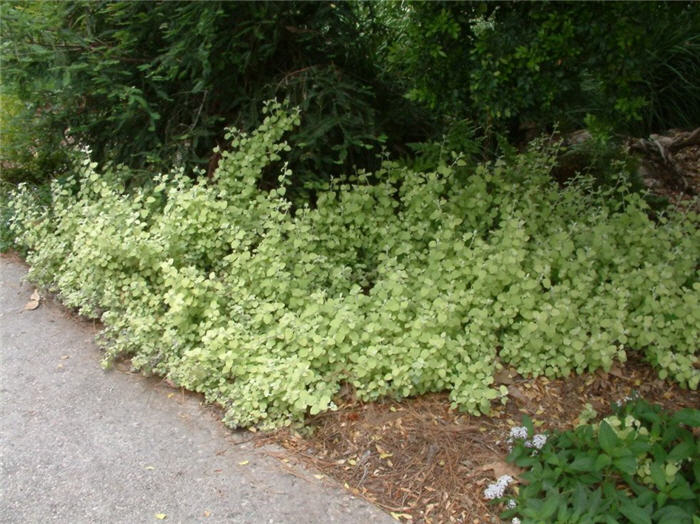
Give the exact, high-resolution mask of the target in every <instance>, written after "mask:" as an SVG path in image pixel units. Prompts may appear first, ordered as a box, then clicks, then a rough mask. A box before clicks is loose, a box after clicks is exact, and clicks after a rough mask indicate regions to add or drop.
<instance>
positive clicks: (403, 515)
mask: <svg viewBox="0 0 700 524" xmlns="http://www.w3.org/2000/svg"><path fill="white" fill-rule="evenodd" d="M391 516H392V517H394V519H395V520H398V521H400V520H401V519H406V520H413V517H412V516H411V515H409V514H408V513H394V512H393V511H392V512H391Z"/></svg>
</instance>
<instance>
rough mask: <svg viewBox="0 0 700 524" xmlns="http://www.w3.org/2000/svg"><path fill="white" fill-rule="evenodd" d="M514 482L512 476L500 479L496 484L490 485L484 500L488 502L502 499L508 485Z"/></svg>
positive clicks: (485, 492)
mask: <svg viewBox="0 0 700 524" xmlns="http://www.w3.org/2000/svg"><path fill="white" fill-rule="evenodd" d="M511 482H513V477H511V476H510V475H502V476H500V477H498V480H497V481H496V482H495V484H489V485H488V487H487V488H486V489H485V490H484V498H485V499H487V500H493V499H500V498H501V497H502V496H503V494H504V493H505V491H506V488H507V487H508V484H510V483H511Z"/></svg>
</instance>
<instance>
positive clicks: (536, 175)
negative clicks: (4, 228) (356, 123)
mask: <svg viewBox="0 0 700 524" xmlns="http://www.w3.org/2000/svg"><path fill="white" fill-rule="evenodd" d="M265 113H266V117H265V120H264V122H263V123H262V125H261V126H260V127H259V128H258V129H256V130H255V131H253V132H251V133H249V134H246V133H243V132H239V131H235V130H231V131H230V133H229V136H228V140H229V144H230V147H229V148H228V149H227V150H225V151H222V152H221V162H220V164H219V167H218V169H217V171H216V172H215V174H214V176H213V177H211V178H206V177H201V178H200V179H198V180H193V179H192V178H190V177H187V176H185V175H183V174H182V173H180V172H172V173H168V174H164V175H159V176H157V177H155V179H154V183H153V184H152V185H151V186H149V187H145V188H138V189H127V187H126V184H125V182H124V181H125V180H126V179H128V175H129V173H128V172H126V170H125V169H119V168H112V169H107V170H105V171H104V172H100V173H98V172H96V171H95V165H94V164H92V163H90V161H89V160H87V159H86V160H85V161H84V163H83V164H82V166H81V167H80V169H79V170H78V172H76V174H75V176H73V177H71V178H67V179H63V180H62V181H57V182H55V183H54V184H53V186H52V202H51V205H50V206H43V207H42V206H40V205H38V204H37V201H36V199H35V198H34V197H33V195H32V192H31V191H30V190H29V189H27V188H23V189H20V190H19V191H17V192H15V193H14V194H13V195H12V198H11V201H10V204H9V205H10V210H11V214H12V217H11V219H10V222H11V227H12V231H13V233H14V235H15V238H16V242H17V244H18V245H21V246H23V247H24V248H26V249H28V250H29V256H28V261H29V262H30V264H31V265H32V269H31V272H30V274H31V278H33V279H34V280H35V281H37V282H38V283H40V284H41V285H44V286H46V287H47V288H49V289H52V290H54V291H56V292H58V293H59V294H60V296H61V298H62V299H63V300H64V301H65V303H66V304H67V305H69V306H72V307H76V308H79V311H80V312H81V313H82V314H85V315H89V316H92V317H99V318H101V319H102V321H103V322H104V326H105V329H104V332H103V333H102V336H101V343H102V344H104V347H105V348H106V358H105V361H106V363H109V362H110V361H112V360H113V359H114V358H117V357H119V356H122V355H126V356H130V357H131V358H132V362H133V365H134V366H135V367H136V368H138V369H141V370H143V371H144V372H146V373H157V374H160V375H165V376H168V377H169V378H170V380H172V381H174V382H176V383H177V384H180V385H182V386H184V387H186V388H189V389H191V390H194V391H199V392H202V393H204V394H205V395H206V398H207V399H208V400H209V401H212V402H218V403H220V404H221V405H222V406H224V408H225V409H226V418H225V420H226V422H227V423H228V424H230V425H231V426H251V425H258V426H260V427H264V428H269V427H275V426H279V425H282V424H287V423H290V422H292V421H298V420H302V419H303V418H304V416H305V415H307V414H309V413H310V414H315V413H319V412H321V411H324V410H328V409H333V408H334V397H335V395H336V394H337V393H338V391H339V389H340V386H341V385H342V384H344V383H345V384H349V385H351V386H352V387H353V388H354V390H355V391H356V393H357V396H358V397H359V398H361V399H365V400H370V399H377V398H380V397H383V396H393V397H406V396H410V395H418V394H421V393H425V392H429V391H444V390H447V391H449V392H450V397H451V399H452V401H453V403H454V405H455V406H456V407H459V408H460V409H463V410H466V411H468V412H470V413H486V412H488V410H489V406H490V404H491V402H492V401H493V400H494V399H499V398H500V399H504V398H505V395H507V388H505V387H500V388H495V387H494V386H493V375H494V373H495V372H496V371H497V370H498V369H499V368H500V366H502V364H503V363H507V364H510V365H513V366H515V367H516V368H517V369H518V370H519V371H520V372H521V373H524V374H528V375H539V374H545V375H547V376H551V377H554V376H562V375H567V374H569V373H571V372H572V371H573V372H577V373H582V372H584V371H587V370H594V369H598V368H604V369H606V368H609V367H610V366H611V365H612V363H613V362H614V361H616V360H624V359H625V358H626V356H627V354H628V353H629V352H630V351H638V352H641V353H642V354H643V355H644V356H645V358H647V359H648V360H649V361H650V362H651V363H652V364H653V365H654V366H655V367H656V368H657V369H658V370H659V375H660V376H662V377H669V378H670V379H673V380H675V381H677V382H679V383H681V384H682V385H684V386H686V387H689V388H696V387H697V386H698V381H699V378H700V373H699V371H698V370H697V369H696V367H694V366H695V364H697V353H696V349H697V340H698V339H700V337H699V336H698V335H699V334H698V329H700V305H699V304H698V298H699V296H700V283H699V282H698V269H697V268H698V259H699V255H700V235H699V234H698V228H697V226H698V217H697V215H695V214H693V213H690V212H689V213H687V214H682V213H678V212H670V213H669V214H668V215H667V216H662V217H659V218H658V220H655V221H653V220H651V219H650V218H649V216H648V209H647V207H646V205H645V203H644V201H643V199H642V198H641V197H639V196H638V195H635V194H631V193H628V192H627V191H626V189H625V187H624V186H620V187H618V188H616V189H612V190H607V192H603V191H602V190H595V191H594V190H590V188H588V190H586V187H584V186H585V185H586V181H585V180H584V181H582V182H580V183H577V184H572V185H570V186H569V187H567V188H565V189H561V188H559V187H558V186H557V185H556V184H554V183H553V182H552V180H551V178H550V176H549V170H550V169H551V167H552V165H553V163H554V160H553V154H552V152H551V151H549V152H548V151H547V150H546V148H542V147H539V148H534V149H533V150H532V151H530V152H527V153H524V154H521V155H519V156H517V157H516V158H515V159H514V160H512V161H509V162H505V161H497V162H495V163H490V164H482V165H476V166H472V165H464V164H465V163H464V162H463V161H461V160H460V159H459V158H456V159H454V162H453V163H452V164H443V165H440V167H438V168H437V170H435V171H426V172H414V171H411V170H410V169H408V168H406V167H402V166H400V165H399V164H397V163H394V162H390V161H386V162H384V164H383V165H382V167H381V168H380V169H378V170H377V171H375V172H372V173H365V172H362V171H360V172H358V173H356V174H355V175H353V176H352V177H347V178H342V179H337V180H334V181H332V182H331V183H329V184H328V185H327V187H325V188H324V189H321V190H319V191H318V193H317V199H316V202H315V204H314V205H313V206H310V205H304V204H298V203H297V204H295V205H293V204H292V202H291V201H290V200H289V199H288V198H287V196H286V189H287V186H288V180H289V179H290V176H291V173H290V172H289V170H288V169H287V167H286V165H285V164H284V155H285V153H286V152H287V151H288V150H289V146H288V145H287V144H286V142H285V141H284V139H283V138H284V135H285V133H286V132H288V131H289V130H290V129H292V127H293V126H295V125H296V124H298V123H299V118H300V116H299V113H298V111H296V110H293V109H289V108H287V107H285V106H283V105H281V104H278V103H274V102H271V103H268V104H267V105H266V106H265ZM274 172H277V173H278V181H279V183H278V184H277V187H276V188H274V189H272V190H262V189H260V184H259V182H260V180H261V177H262V176H263V173H265V177H266V180H269V179H270V174H271V173H274Z"/></svg>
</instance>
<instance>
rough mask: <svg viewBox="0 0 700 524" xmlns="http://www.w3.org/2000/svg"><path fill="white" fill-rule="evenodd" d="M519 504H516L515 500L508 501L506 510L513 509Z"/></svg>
mask: <svg viewBox="0 0 700 524" xmlns="http://www.w3.org/2000/svg"><path fill="white" fill-rule="evenodd" d="M517 505H518V503H517V502H515V500H513V499H508V503H507V504H506V508H508V509H513V508H514V507H515V506H517Z"/></svg>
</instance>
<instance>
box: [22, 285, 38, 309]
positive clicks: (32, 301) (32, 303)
mask: <svg viewBox="0 0 700 524" xmlns="http://www.w3.org/2000/svg"><path fill="white" fill-rule="evenodd" d="M39 302H41V295H39V291H38V290H36V289H35V290H34V293H32V296H31V297H29V302H27V303H26V304H25V306H24V309H25V310H26V311H33V310H35V309H36V308H38V307H39Z"/></svg>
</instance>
